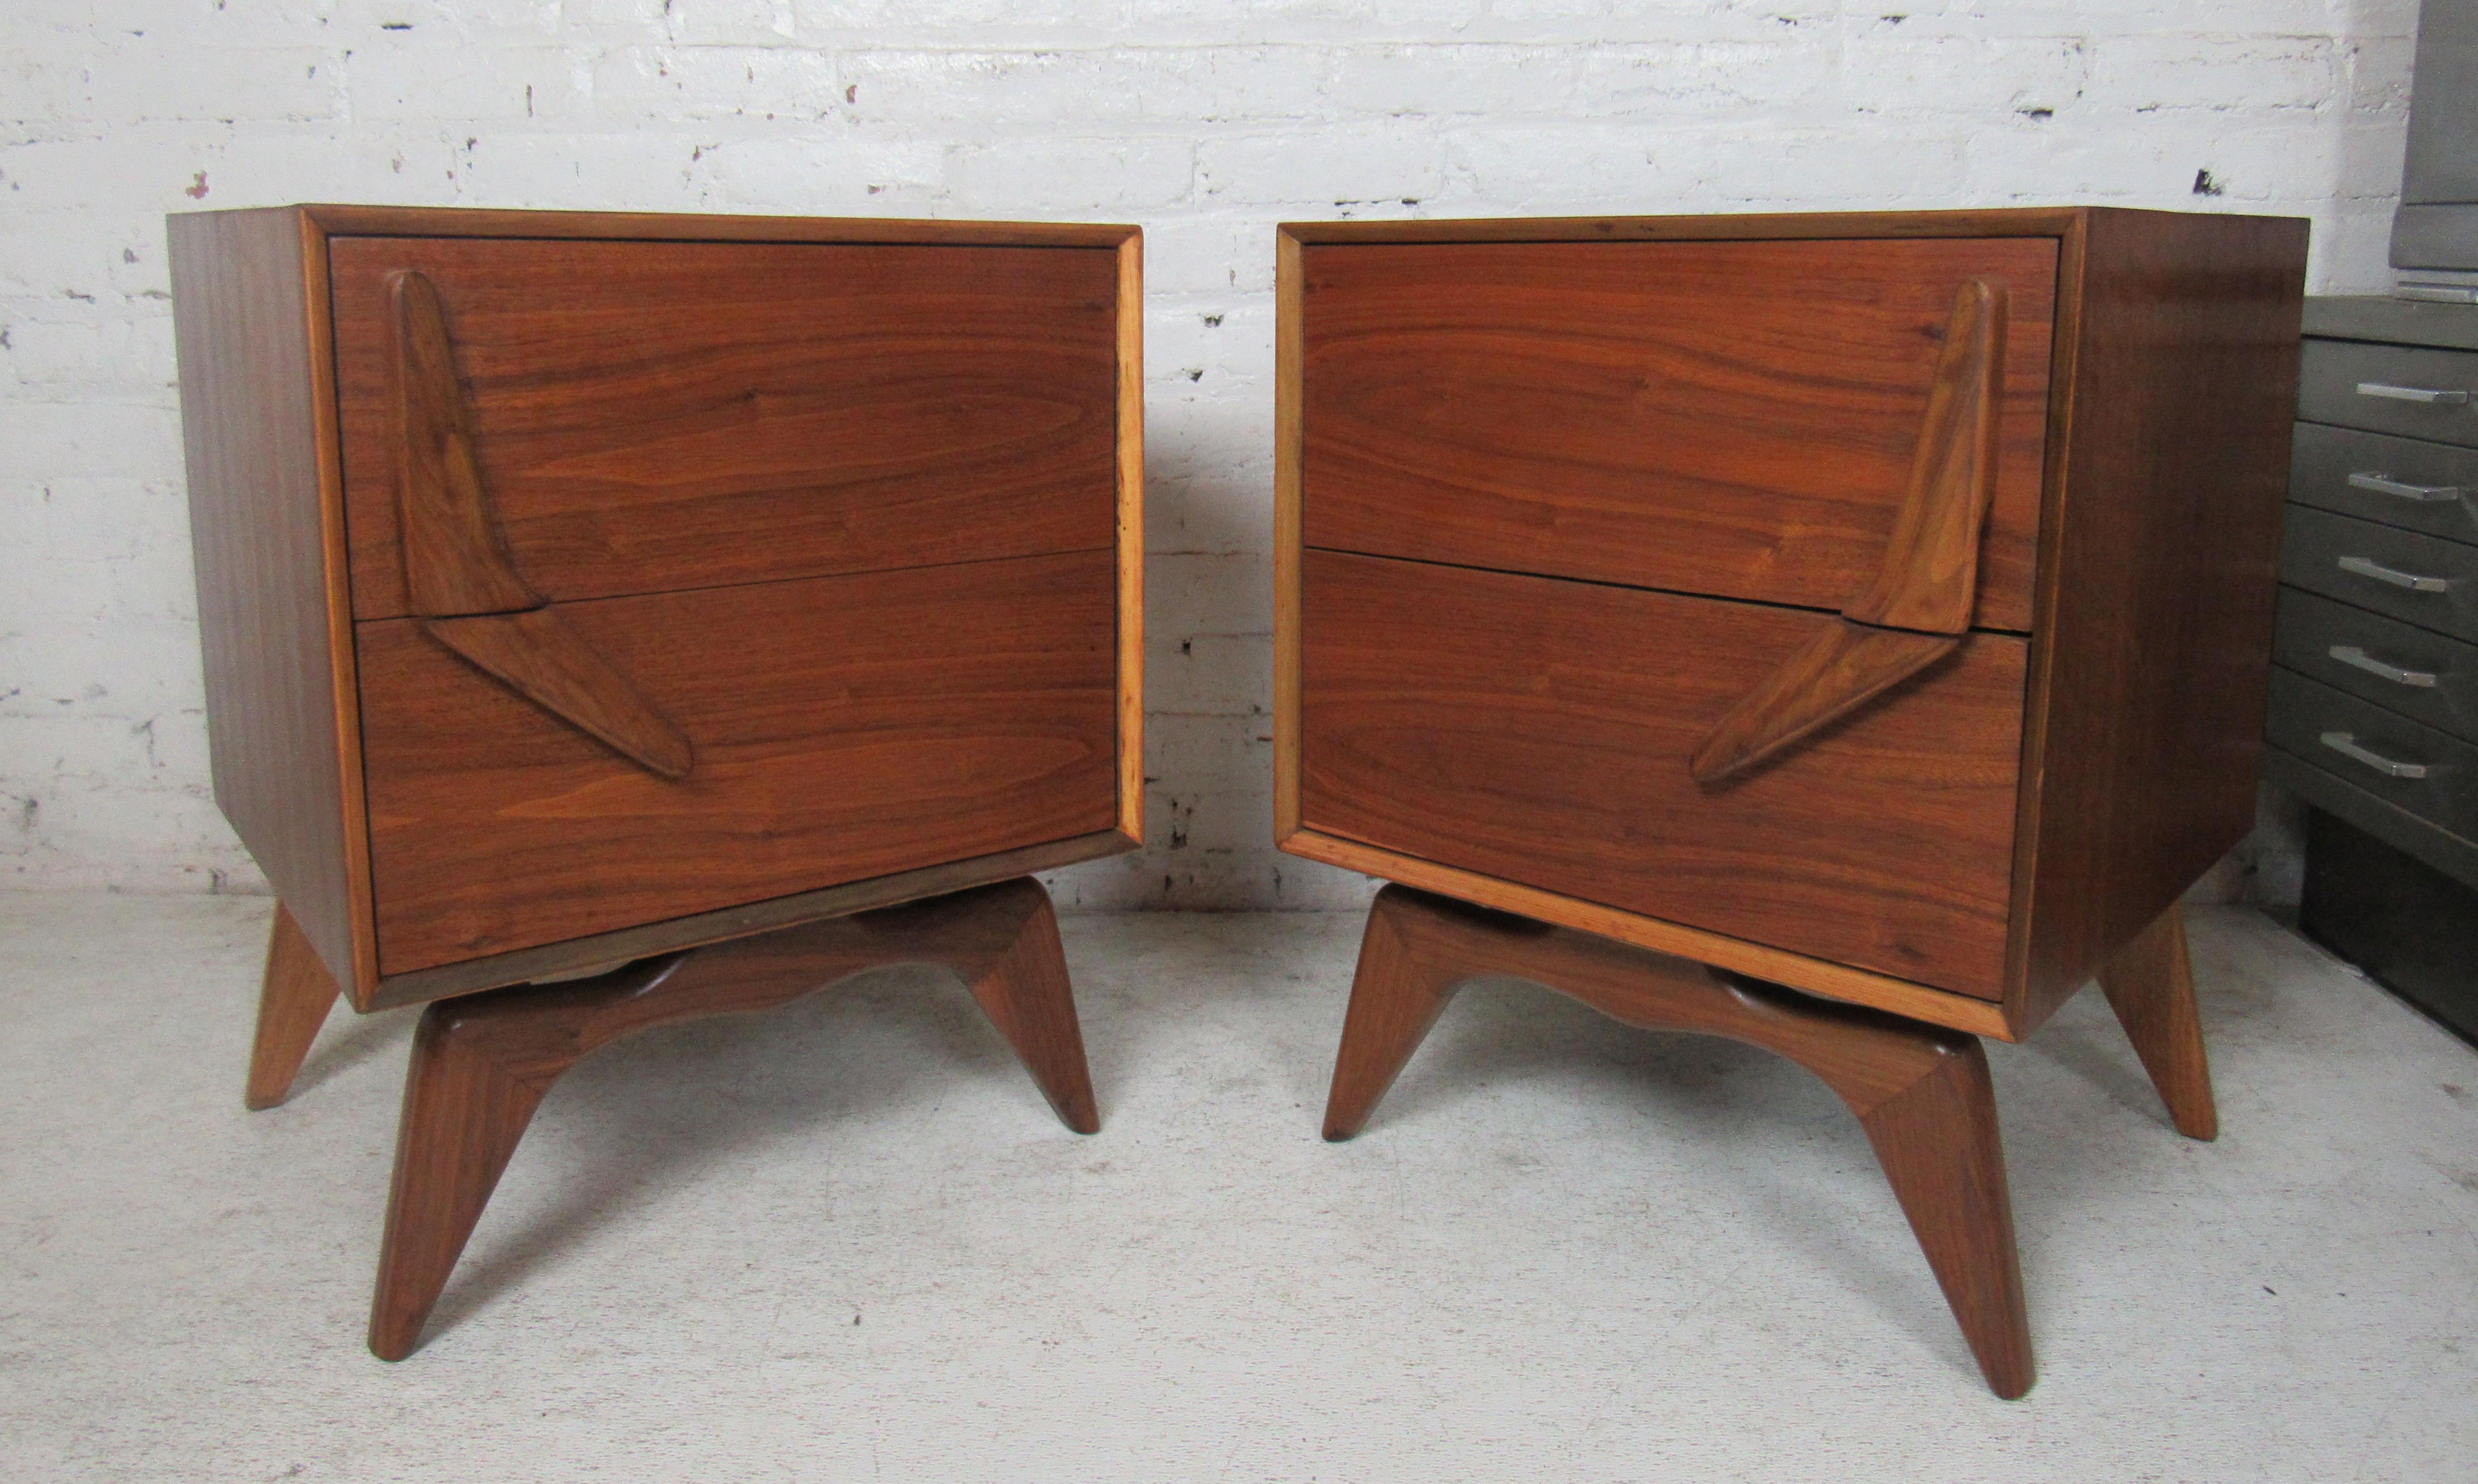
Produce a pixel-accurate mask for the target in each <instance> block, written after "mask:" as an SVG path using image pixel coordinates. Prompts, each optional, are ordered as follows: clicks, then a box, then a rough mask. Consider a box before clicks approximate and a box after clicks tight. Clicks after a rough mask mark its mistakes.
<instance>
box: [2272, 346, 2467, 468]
mask: <svg viewBox="0 0 2478 1484" xmlns="http://www.w3.org/2000/svg"><path fill="white" fill-rule="evenodd" d="M2297 415H2298V416H2300V417H2302V418H2305V419H2306V420H2307V421H2309V422H2328V423H2332V424H2334V425H2335V426H2338V427H2343V428H2370V429H2372V430H2374V431H2375V432H2378V433H2402V434H2407V435H2408V436H2409V437H2411V438H2431V439H2438V440H2441V441H2443V442H2447V443H2471V444H2478V352H2472V351H2465V350H2430V349H2427V348H2426V347H2424V346H2421V345H2370V344H2368V343H2366V342H2365V341H2364V340H2308V341H2307V342H2306V345H2305V352H2304V359H2303V361H2302V362H2301V364H2300V365H2299V367H2298V379H2297Z"/></svg>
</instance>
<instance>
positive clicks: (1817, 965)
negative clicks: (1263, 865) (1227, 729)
mask: <svg viewBox="0 0 2478 1484" xmlns="http://www.w3.org/2000/svg"><path fill="white" fill-rule="evenodd" d="M1280 843H1281V847H1282V848H1283V849H1284V850H1285V851H1288V852H1289V853H1290V854H1293V855H1297V856H1301V857H1302V858H1304V859H1307V860H1311V861H1323V862H1325V863H1326V864H1327V865H1328V866H1338V867H1341V868H1343V869H1345V870H1355V871H1358V872H1360V873H1361V874H1362V875H1368V876H1378V877H1382V878H1384V879H1385V880H1388V881H1397V882H1401V883H1402V884H1403V885H1404V886H1407V887H1412V888H1416V889H1418V890H1420V891H1424V892H1434V893H1439V894H1441V895H1446V896H1451V897H1454V899H1455V900H1457V901H1464V902H1470V903H1472V904H1473V905H1475V906H1479V907H1491V908H1495V909H1496V910H1498V911H1500V912H1510V913H1513V914H1516V915H1517V916H1520V917H1527V918H1532V919H1533V920H1535V921H1539V922H1547V923H1551V924H1553V925H1555V926H1558V927H1572V928H1580V929H1581V930H1582V931H1584V932H1587V933H1591V934H1593V935H1595V936H1597V937H1602V938H1606V939H1609V940H1611V941H1613V942H1617V943H1631V944H1632V945H1634V946H1635V947H1638V948H1649V949H1651V950H1652V951H1654V952H1655V953H1665V954H1668V955H1670V956H1672V957H1675V958H1687V959H1693V960H1694V961H1695V962H1696V963H1699V964H1708V965H1710V966H1711V967H1713V968H1720V969H1726V970H1728V971H1729V972H1732V973H1739V974H1746V975H1749V976H1751V977H1754V978H1758V979H1762V980H1765V981H1766V982H1768V983H1775V984H1780V985H1782V986H1783V987H1784V988H1787V989H1794V990H1798V991H1800V992H1801V993H1803V994H1814V995H1819V996H1821V997H1823V998H1826V999H1836V1000H1840V1001H1841V1002H1842V1003H1844V1004H1851V1005H1864V1006H1867V1007H1868V1008H1869V1009H1873V1010H1884V1011H1888V1012H1890V1013H1892V1014H1894V1015H1898V1016H1903V1017H1906V1018H1908V1019H1913V1020H1924V1021H1926V1022H1927V1023H1929V1024H1931V1025H1941V1026H1944V1027H1946V1028H1947V1029H1950V1030H1959V1031H1967V1032H1969V1033H1970V1034H1972V1035H1974V1036H1992V1037H1994V1038H1996V1039H1998V1040H2000V1041H2005V1040H2010V1039H2011V1038H2012V1032H2011V1029H2010V1027H2009V1026H2008V1025H2007V1024H2006V1021H2005V1013H2004V1011H2003V1010H2002V1009H2001V1008H2000V1007H1999V1006H1997V1005H1995V1004H1993V1003H1991V1002H1990V1001H1987V1000H1984V999H1978V998H1974V997H1973V996H1971V995H1968V994H1954V993H1953V992H1952V991H1950V990H1936V989H1930V988H1929V987H1928V986H1926V985H1924V984H1913V983H1911V982H1910V981H1909V980H1907V979H1896V978H1894V977H1892V976H1891V975H1889V974H1879V973H1871V972H1869V971H1868V970H1866V969H1863V968H1851V967H1850V966H1849V965H1847V964H1835V963H1833V962H1832V961H1831V960H1829V959H1819V958H1813V957H1810V956H1808V955H1807V954H1803V953H1790V952H1787V951H1785V950H1783V949H1781V948H1776V947H1773V946H1771V945H1770V944H1768V943H1752V942H1749V941H1748V940H1746V939H1744V938H1732V937H1729V936H1727V935H1726V934H1722V933H1714V932H1709V931H1707V930H1706V929H1704V928H1700V927H1688V926H1686V925H1685V924H1684V923H1682V922H1667V921H1663V920H1661V919H1660V918H1648V917H1645V916H1644V915H1643V914H1641V913H1638V912H1624V911H1621V910H1619V909H1618V908H1615V907H1604V906H1601V905H1600V904H1598V903H1596V902H1587V901H1582V900H1580V899H1578V898H1576V897H1572V896H1567V895H1564V894H1562V893H1556V892H1544V891H1541V890H1540V889H1538V888H1536V887H1527V886H1523V885H1520V884H1519V883H1516V882H1512V881H1505V880H1501V879H1499V878H1498V877H1495V876H1483V875H1481V874H1479V872H1477V871H1469V870H1463V869H1460V868H1456V867H1452V866H1443V865H1440V864H1438V863H1437V862H1435V861H1424V860H1422V859H1420V858H1419V857H1418V856H1412V855H1404V854H1403V852H1401V851H1399V850H1386V849H1381V848H1379V847H1378V846H1376V845H1371V844H1367V843H1362V842H1360V841H1356V840H1345V839H1343V838H1342V837H1341V836H1338V835H1321V834H1318V833H1317V832H1316V831H1314V830H1297V831H1294V832H1293V833H1291V834H1289V835H1285V836H1283V837H1282V839H1281V842H1280Z"/></svg>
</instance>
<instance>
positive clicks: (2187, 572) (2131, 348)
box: [2007, 211, 2306, 1033]
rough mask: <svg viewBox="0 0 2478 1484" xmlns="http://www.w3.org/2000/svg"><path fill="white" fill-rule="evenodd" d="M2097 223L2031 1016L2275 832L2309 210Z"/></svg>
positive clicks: (2044, 706)
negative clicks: (2274, 733) (2266, 795)
mask: <svg viewBox="0 0 2478 1484" xmlns="http://www.w3.org/2000/svg"><path fill="white" fill-rule="evenodd" d="M2086 230H2087V236H2086V246H2085V254H2084V268H2083V279H2082V292H2081V313H2080V326H2081V332H2080V339H2079V342H2078V344H2077V345H2076V346H2075V348H2074V360H2075V365H2074V371H2073V388H2072V392H2071V396H2072V402H2071V411H2070V421H2069V428H2068V431H2067V434H2066V446H2065V450H2064V455H2063V461H2062V473H2061V484H2060V488H2059V490H2058V492H2057V494H2056V496H2055V497H2056V498H2057V499H2058V500H2059V502H2060V505H2059V508H2058V509H2057V510H2055V511H2054V512H2053V513H2052V518H2051V521H2050V524H2049V530H2050V532H2051V533H2053V536H2052V539H2051V541H2050V542H2049V543H2048V544H2046V545H2045V547H2044V555H2045V559H2046V560H2045V564H2044V566H2043V571H2042V582H2041V587H2042V590H2043V591H2042V592H2041V599H2042V602H2041V609H2042V611H2041V613H2040V615H2039V616H2038V618H2037V631H2038V635H2039V642H2040V643H2041V645H2042V646H2043V647H2044V649H2045V651H2046V652H2045V653H2044V655H2042V656H2041V657H2040V658H2039V659H2038V660H2036V661H2035V662H2034V674H2035V680H2034V684H2033V691H2032V697H2031V701H2032V715H2031V717H2030V725H2031V727H2032V728H2033V729H2034V731H2035V733H2036V736H2037V738H2038V742H2037V744H2036V748H2035V752H2036V757H2037V760H2038V761H2037V768H2036V773H2035V775H2034V776H2033V777H2031V778H2029V779H2026V783H2028V784H2029V786H2030V787H2031V788H2032V789H2034V790H2036V803H2034V804H2033V805H2031V806H2030V808H2029V809H2028V811H2027V813H2028V821H2027V822H2028V823H2029V824H2030V827H2031V831H2032V834H2031V838H2030V840H2029V841H2028V842H2026V844H2025V850H2026V859H2027V862H2028V867H2027V869H2028V875H2027V878H2026V879H2025V880H2024V882H2023V883H2022V884H2023V886H2024V887H2025V888H2026V891H2025V893H2024V894H2023V895H2021V896H2020V897H2019V900H2021V901H2023V902H2026V903H2027V907H2028V911H2029V913H2030V918H2029V921H2028V924H2027V929H2028V930H2027V932H2025V933H2024V934H2023V935H2022V937H2021V940H2020V953H2021V959H2020V961H2019V962H2018V963H2017V972H2016V973H2015V974H2014V975H2013V976H2012V978H2013V986H2012V994H2011V996H2010V998H2009V1002H2008V1006H2007V1008H2008V1012H2009V1014H2010V1017H2011V1019H2013V1022H2014V1027H2015V1030H2016V1032H2017V1033H2028V1031H2029V1030H2030V1029H2031V1028H2032V1027H2033V1026H2035V1025H2036V1024H2037V1023H2038V1022H2039V1021H2041V1020H2043V1019H2046V1018H2047V1016H2048V1015H2049V1014H2050V1013H2051V1012H2052V1011H2054V1010H2055V1009H2056V1007H2057V1006H2058V1005H2059V1004H2061V1003H2062V1002H2063V1001H2064V999H2065V998H2066V997H2067V996H2068V995H2070V994H2073V993H2074V991H2076V990H2077V989H2079V988H2080V987H2081V986H2082V985H2083V983H2084V982H2085V981H2086V980H2087V979H2088V978H2089V977H2090V975H2091V974H2092V972H2093V971H2094V970H2096V968H2098V966H2099V964H2100V962H2101V961H2102V960H2103V959H2104V958H2105V957H2106V956H2107V955H2109V954H2110V953H2111V952H2113V951H2114V950H2115V949H2116V948H2117V947H2119V946H2120V945H2122V944H2123V943H2127V942H2128V941H2130V940H2131V939H2132V938H2133V937H2134V936H2135V935H2136V934H2137V932H2139V931H2140V930H2141V929H2142V927H2143V926H2144V925H2145V924H2146V923H2148V922H2149V921H2150V920H2151V919H2152V918H2155V917H2157V916H2158V915H2159V914H2160V913H2162V912H2163V911H2165V910H2166V909H2167V907H2168V906H2169V904H2170V903H2172V902H2174V901H2175V900H2176V899H2177V898H2178V896H2179V895H2180V894H2182V893H2184V892H2185V891H2186V889H2187V887H2189V886H2191V885H2193V883H2194V882H2195V880H2196V879H2197V878H2199V877H2200V876H2201V875H2202V873H2203V872H2204V871H2205V870H2207V869H2209V868H2211V866H2212V863H2213V862H2214V861H2216V860H2218V859H2219V857H2220V856H2221V855H2223V854H2225V853H2226V852H2227V851H2228V849H2229V848H2230V847H2231V846H2232V845H2235V844H2236V843H2238V841H2239V840H2240V839H2242V838H2244V836H2245V833H2246V831H2247V830H2248V829H2250V828H2251V827H2252V825H2253V822H2254V812H2255V779H2256V772H2257V767H2258V765H2259V763H2260V761H2261V757H2262V751H2263V696H2264V688H2265V684H2266V675H2267V667H2268V665H2269V660H2270V653H2271V619H2272V607H2273V599H2274V596H2275V591H2276V587H2277V580H2276V569H2277V563H2278V556H2279V546H2280V508H2281V502H2282V500H2283V499H2284V497H2285V495H2286V490H2287V485H2288V443H2289V439H2288V426H2289V422H2290V420H2291V418H2292V417H2293V415H2294V413H2295V408H2296V398H2297V344H2298V320H2299V315H2300V313H2301V308H2302V295H2303V292H2304V283H2305V266H2306V223H2305V222H2303V221H2300V220H2294V219H2287V218H2273V217H2242V216H2202V215H2180V214H2168V213H2151V212H2118V211H2094V212H2092V213H2090V214H2089V215H2088V218H2087V229H2086ZM2041 677H2043V679H2042V678H2041Z"/></svg>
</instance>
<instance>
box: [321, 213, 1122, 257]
mask: <svg viewBox="0 0 2478 1484" xmlns="http://www.w3.org/2000/svg"><path fill="white" fill-rule="evenodd" d="M290 210H294V211H298V212H300V213H301V214H303V215H304V216H305V217H307V218H308V219H309V220H310V221H311V222H313V223H315V224H316V227H317V229H318V230H319V231H320V232H321V233H323V234H325V235H327V236H331V237H463V238H530V239H544V240H548V241H576V240H609V241H623V242H678V241H699V242H817V243H840V244H849V243H861V242H866V243H871V244H876V245H884V246H917V247H1041V248H1049V247H1104V248H1117V247H1119V246H1121V245H1123V244H1125V242H1126V241H1127V239H1129V238H1131V237H1133V236H1135V235H1136V234H1137V229H1136V228H1134V227H1131V226H1124V225H1112V224H1108V223H1103V222H1086V221H953V220H934V221H933V220H928V219H925V218H919V217H903V216H755V215H747V216H744V215H717V214H681V213H676V212H539V211H505V210H499V209H495V208H473V207H440V206H370V205H366V204H360V203H353V204H341V203H318V204H312V205H304V206H300V207H295V208H291V209H290Z"/></svg>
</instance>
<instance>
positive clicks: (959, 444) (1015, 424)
mask: <svg viewBox="0 0 2478 1484" xmlns="http://www.w3.org/2000/svg"><path fill="white" fill-rule="evenodd" d="M329 264H330V269H331V272H332V274H333V279H334V289H333V297H334V310H335V328H336V368H337V379H338V387H339V415H340V417H341V429H342V440H343V464H344V498H345V509H346V524H347V527H348V531H349V534H350V539H351V547H352V577H353V612H354V615H355V616H357V617H362V618H373V617H389V616H400V615H404V614H407V613H411V612H414V611H415V609H414V608H413V607H412V605H411V603H410V602H409V599H408V595H407V592H406V585H405V575H404V562H403V556H402V554H401V552H400V550H399V542H400V540H401V537H400V525H399V518H398V511H397V498H398V495H397V481H398V478H399V475H398V472H397V468H396V463H397V459H398V456H399V449H400V447H401V446H402V440H403V434H402V433H401V432H400V431H399V426H400V418H399V415H398V412H397V397H398V395H399V391H398V387H399V373H398V370H397V363H398V351H397V342H396V334H395V327H394V313H395V312H394V308H393V293H394V289H393V285H392V278H393V276H394V275H395V274H396V273H398V272H400V271H403V270H412V271H416V272H418V273H420V274H421V275H423V276H424V277H425V278H427V279H428V280H429V281H430V282H431V284H432V285H433V286H434V287H435V288H436V289H437V290H438V296H439V299H440V302H441V305H442V307H443V312H444V317H445V319H446V325H447V333H448V337H449V339H450V340H451V341H452V342H453V347H454V351H453V353H454V361H455V370H456V372H457V373H458V375H459V377H460V378H461V383H462V391H463V393H464V397H465V403H466V406H467V407H468V409H469V413H470V417H471V422H472V429H473V441H474V453H475V457H476V462H477V464H478V466H479V470H480V475H481V483H482V485H483V487H484V489H485V490H486V493H487V497H488V500H489V502H490V504H491V506H492V507H493V511H494V513H495V514H496V516H497V518H498V525H499V528H500V530H501V531H502V532H503V533H504V535H505V537H506V540H507V544H508V547H509V550H510V552H511V553H512V554H513V555H514V557H515V559H516V565H517V567H518V570H519V571H520V572H521V573H522V575H523V577H524V578H525V580H526V581H527V582H528V583H529V584H530V585H531V586H532V588H533V589H534V591H537V592H538V593H540V594H541V595H542V596H544V597H545V598H549V599H552V600H555V601H556V600H576V599H584V598H598V597H611V596H617V595H620V594H625V593H638V592H665V591H677V590H681V589H688V588H700V587H715V586H721V585H723V584H727V583H751V582H768V581H778V580H783V579H788V578H795V577H810V576H820V575H825V574H829V573H836V572H855V571H875V570H885V569H891V568H895V567H904V566H927V565H930V564H933V563H946V562H966V561H978V560H984V559H990V558H998V557H1008V556H1021V555H1029V554H1034V553H1041V552H1059V551H1077V550H1088V549H1096V548H1100V547H1104V546H1107V545H1109V544H1110V543H1111V541H1113V539H1114V537H1115V532H1116V527H1115V523H1114V522H1115V492H1116V488H1117V465H1116V447H1117V437H1118V425H1117V415H1118V414H1117V406H1118V404H1117V390H1116V376H1117V359H1116V358H1117V350H1116V341H1115V334H1116V323H1117V317H1116V316H1117V296H1118V277H1117V258H1116V255H1115V254H1114V253H1113V252H1111V251H1110V250H1109V249H1106V248H1026V247H967V246H934V247H933V246H904V245H843V244H820V243H765V242H655V241H625V242H622V241H549V240H536V239H464V238H418V239H411V238H407V239H398V238H341V239H336V240H335V241H334V242H333V243H332V244H331V247H330V250H329Z"/></svg>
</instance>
